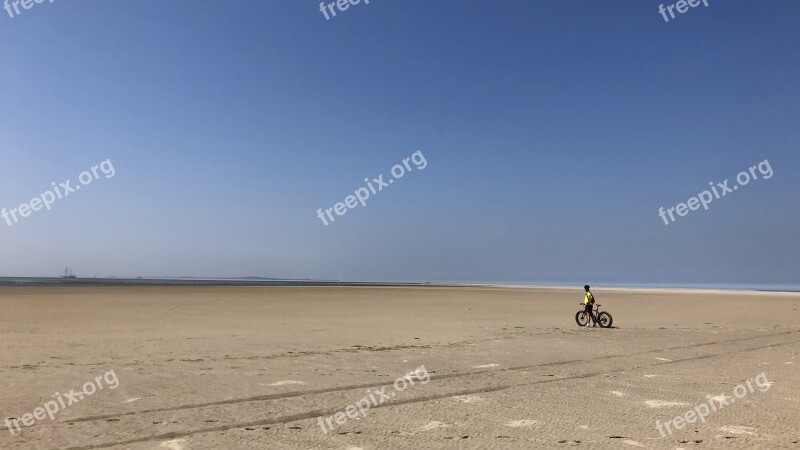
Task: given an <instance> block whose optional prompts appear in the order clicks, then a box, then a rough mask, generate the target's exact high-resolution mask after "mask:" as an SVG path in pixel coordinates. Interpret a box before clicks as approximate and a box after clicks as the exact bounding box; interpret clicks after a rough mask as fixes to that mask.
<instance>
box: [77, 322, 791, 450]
mask: <svg viewBox="0 0 800 450" xmlns="http://www.w3.org/2000/svg"><path fill="white" fill-rule="evenodd" d="M795 332H796V331H792V332H784V333H777V334H774V335H772V336H775V335H783V334H791V333H795ZM758 337H766V336H758ZM747 339H748V338H739V339H732V340H730V341H721V342H723V343H724V342H732V341H741V340H747ZM796 343H800V339H795V340H791V341H785V342H773V343H770V344H766V345H761V346H756V347H750V348H746V349H737V350H732V351H728V352H722V353H716V354H707V355H700V356H693V357H688V358H683V359H677V360H673V361H664V362H657V363H650V364H641V365H634V366H632V367H623V368H617V369H612V370H603V371H594V372H587V373H582V374H576V375H570V376H566V377H560V378H551V379H547V380H537V381H532V382H527V383H519V384H510V385H500V386H485V387H480V388H474V389H468V390H461V391H457V392H448V393H443V394H435V395H429V396H424V397H417V398H410V399H406V400H400V401H392V402H390V403H386V404H380V405H377V406H374V407H372V408H371V410H372V409H379V408H385V407H391V406H401V405H406V404H412V403H422V402H429V401H432V400H438V399H442V398H448V397H454V396H461V395H472V394H481V393H488V392H500V391H505V390H508V389H512V388H518V387H523V386H533V385H539V384H547V383H558V382H562V381H570V380H581V379H588V378H592V377H596V376H601V375H606V374H609V373H618V372H625V371H630V370H637V369H641V368H647V367H656V366H661V365H666V364H677V363H683V362H689V361H696V360H701V359H709V358H716V357H720V356H727V355H732V354H737V353H744V352H750V351H755V350H762V349H765V348H772V347H781V346H784V345H791V344H796ZM704 345H709V344H707V343H706V344H697V346H704ZM693 346H695V345H692V346H688V347H693ZM680 348H684V347H677V348H674V349H680ZM652 352H653V351H647V352H636V353H639V354H641V353H652ZM636 353H634V354H636ZM601 358H602V357H601ZM601 358H592V359H590V360H583V361H592V360H597V359H601ZM554 364H558V363H548V364H539V365H533V366H529V367H541V366H547V365H554ZM508 370H519V369H518V368H514V369H511V368H509V369H505V370H504V371H508ZM499 371H501V370H495V371H479V373H478V374H482V373H486V372H499ZM458 375H461V376H465V375H464V374H447V375H442V376H440V377H439V378H438V379H447V378H457V376H458ZM431 380H434V377H433V376H431ZM385 384H386V383H380V384H378V385H377V386H384V385H385ZM337 390H341V389H340V388H339V389H333V390H326V391H329V392H332V391H337ZM294 394H295V395H298V394H297V393H294ZM168 410H169V409H168ZM340 410H341V407H337V408H326V409H318V410H313V411H309V412H305V413H302V414H294V415H289V416H281V417H276V418H271V419H265V420H258V421H252V422H242V423H235V424H228V425H220V426H216V427H207V428H200V429H194V430H189V431H173V432H169V433H162V434H157V435H152V436H147V437H141V438H134V439H128V440H125V441H118V442H106V443H100V444H92V445H89V446H83V447H69V448H67V450H90V449H96V448H108V447H114V446H118V445H130V444H135V443H142V442H151V441H161V440H167V439H177V438H183V437H187V436H191V435H195V434H204V433H213V432H224V431H229V430H232V429H238V428H245V427H258V426H264V425H275V424H282V423H289V422H295V421H298V420H306V419H315V418H317V417H323V416H330V415H333V414H335V413H337V412H339V411H340Z"/></svg>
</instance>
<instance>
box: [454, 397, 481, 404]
mask: <svg viewBox="0 0 800 450" xmlns="http://www.w3.org/2000/svg"><path fill="white" fill-rule="evenodd" d="M453 398H454V399H456V400H458V401H460V402H464V403H475V402H479V401H482V400H483V397H478V396H477V395H458V396H455V397H453Z"/></svg>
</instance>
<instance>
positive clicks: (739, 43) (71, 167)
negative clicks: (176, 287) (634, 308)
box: [0, 0, 800, 285]
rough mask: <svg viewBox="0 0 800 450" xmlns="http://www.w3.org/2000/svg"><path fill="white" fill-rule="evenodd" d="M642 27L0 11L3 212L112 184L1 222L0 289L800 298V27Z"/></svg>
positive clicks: (165, 10)
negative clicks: (366, 289) (82, 181)
mask: <svg viewBox="0 0 800 450" xmlns="http://www.w3.org/2000/svg"><path fill="white" fill-rule="evenodd" d="M659 3H660V2H658V1H649V0H635V1H634V0H627V1H623V0H618V1H611V0H608V1H595V0H585V1H558V2H555V1H540V0H497V1H491V2H487V1H472V0H465V1H455V0H437V1H423V0H371V1H370V3H369V4H364V3H363V2H362V3H360V4H358V5H356V6H351V7H350V8H349V9H348V10H347V11H344V12H338V14H337V16H336V17H334V18H331V19H330V20H326V19H325V16H324V15H323V14H322V13H321V12H320V11H319V2H315V1H307V0H285V1H275V0H268V1H264V0H252V1H244V0H232V1H206V0H192V1H189V0H173V1H169V2H165V1H156V0H137V1H121V0H120V1H99V0H87V1H81V2H76V1H64V0H55V1H54V2H53V3H50V2H48V1H45V2H44V3H40V4H34V5H33V7H32V8H31V9H29V10H24V9H20V11H21V13H20V14H18V15H15V16H14V17H9V15H8V13H7V12H6V11H5V10H0V79H1V80H2V82H3V87H2V89H0V108H2V119H0V207H2V208H6V209H12V208H18V207H19V205H20V204H22V203H26V202H30V200H31V199H32V198H33V197H36V196H39V195H40V194H42V193H43V192H45V191H46V190H48V189H50V188H51V182H57V183H60V182H63V181H65V180H67V179H71V180H72V184H73V185H74V184H75V183H77V177H78V174H80V173H81V172H82V171H84V170H87V169H89V168H91V167H92V166H93V165H96V164H99V163H100V162H101V161H104V160H106V159H109V160H110V161H111V162H112V164H113V167H114V169H115V175H114V177H112V178H108V179H106V178H104V177H102V173H101V178H100V179H98V180H95V181H94V182H92V183H91V184H90V185H87V186H84V187H83V189H82V190H81V191H79V192H77V191H76V192H74V193H72V194H70V195H69V196H68V197H66V198H63V199H60V200H57V201H55V202H54V203H53V204H52V210H50V211H48V210H45V209H42V210H40V211H35V212H32V213H31V214H30V215H29V216H28V217H26V218H22V219H20V220H19V222H18V223H14V224H13V225H12V226H8V225H7V224H6V222H5V221H0V255H1V256H0V275H5V276H23V275H41V276H51V275H57V274H59V273H61V271H63V267H64V266H67V265H69V266H71V267H73V269H74V271H75V273H76V274H77V275H79V276H89V275H92V274H95V275H97V276H149V275H158V276H223V277H227V276H267V277H291V278H328V279H338V278H344V279H345V280H386V281H390V280H394V281H428V280H430V281H465V282H482V281H504V282H576V283H581V284H582V283H584V282H586V283H590V284H597V285H602V284H603V283H675V284H684V285H688V284H693V283H706V284H790V285H800V238H799V237H800V236H799V233H798V230H800V212H799V211H798V202H799V200H800V195H798V194H800V177H798V174H799V173H800V171H798V169H799V168H800V156H798V150H799V149H800V147H799V146H800V125H799V124H800V25H799V24H800V2H797V1H795V0H782V1H777V0H776V1H768V2H767V1H754V0H749V1H744V0H725V1H721V0H710V1H709V6H708V7H705V6H703V5H702V3H701V4H700V5H699V6H698V7H696V8H690V9H689V11H688V12H686V13H685V14H678V15H677V17H676V18H675V19H672V20H670V21H669V22H665V21H664V19H663V18H662V16H661V15H660V14H659V12H658V5H659ZM665 5H671V3H667V4H665ZM12 11H13V10H12ZM417 150H420V151H421V152H422V153H423V154H424V156H425V159H426V160H427V163H428V165H427V167H426V168H425V169H424V170H415V171H413V172H411V173H409V174H407V175H406V176H405V177H403V178H402V179H400V180H397V182H396V183H394V184H392V185H391V187H389V188H386V189H384V190H383V191H381V192H379V193H377V194H375V195H374V196H373V197H372V198H370V199H369V200H368V203H367V206H366V207H365V208H364V207H361V206H358V207H356V208H354V209H352V210H349V211H348V212H347V213H346V214H345V215H344V216H341V217H338V216H336V217H337V219H336V221H335V222H334V223H331V224H330V225H328V226H325V225H324V224H323V223H322V221H321V220H320V219H319V218H318V217H317V209H318V208H323V209H326V208H330V207H333V206H334V205H335V204H336V203H337V202H342V201H344V200H345V197H347V196H348V195H350V194H352V193H353V192H354V191H355V190H356V189H358V188H359V187H362V186H364V185H365V182H364V181H363V180H364V178H370V179H371V178H374V177H377V176H378V175H379V174H382V173H383V174H384V176H385V177H387V178H388V177H390V175H389V170H390V168H391V167H392V166H393V165H394V164H396V163H399V162H401V161H402V160H403V159H404V158H406V157H408V156H410V155H411V154H412V153H413V152H415V151H417ZM765 159H766V160H768V161H769V163H770V166H771V168H772V169H773V170H774V176H773V177H772V178H770V179H769V180H763V179H759V180H758V181H755V182H752V183H750V184H749V185H747V186H746V187H743V188H742V189H740V190H738V191H736V192H734V193H731V194H728V195H727V196H725V197H723V198H720V199H718V200H714V201H713V203H711V204H710V205H709V209H708V210H707V211H706V210H704V209H702V208H701V209H699V210H697V211H691V212H689V213H688V215H686V216H685V217H677V216H676V218H677V220H676V221H675V222H674V223H671V224H670V225H665V224H664V222H663V220H662V218H661V217H659V215H658V209H659V208H660V207H664V208H669V207H675V206H676V205H677V204H678V203H681V202H686V201H687V199H688V198H689V197H691V196H694V195H697V194H698V193H699V192H700V191H702V190H704V189H706V188H708V187H709V186H708V184H709V182H715V183H716V182H722V181H723V180H724V179H726V178H727V179H730V180H731V184H735V177H736V175H737V173H739V172H740V171H742V170H747V169H748V168H749V167H751V166H753V165H756V164H758V163H759V162H761V161H763V160H765Z"/></svg>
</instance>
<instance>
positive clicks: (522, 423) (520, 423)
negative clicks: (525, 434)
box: [506, 419, 538, 428]
mask: <svg viewBox="0 0 800 450" xmlns="http://www.w3.org/2000/svg"><path fill="white" fill-rule="evenodd" d="M537 423H538V422H536V421H535V420H528V419H523V420H515V421H513V422H509V423H507V424H506V426H507V427H514V428H520V427H530V426H533V425H536V424H537Z"/></svg>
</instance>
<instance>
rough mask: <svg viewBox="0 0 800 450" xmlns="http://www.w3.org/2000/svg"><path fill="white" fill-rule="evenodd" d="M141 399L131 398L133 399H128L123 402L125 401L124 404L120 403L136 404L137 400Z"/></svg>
mask: <svg viewBox="0 0 800 450" xmlns="http://www.w3.org/2000/svg"><path fill="white" fill-rule="evenodd" d="M141 399H142V398H141V397H133V398H129V399H127V400H125V401H124V402H122V403H133V402H138V401H139V400H141Z"/></svg>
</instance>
